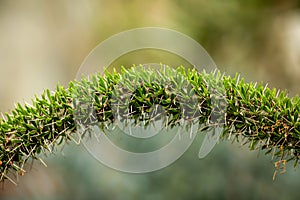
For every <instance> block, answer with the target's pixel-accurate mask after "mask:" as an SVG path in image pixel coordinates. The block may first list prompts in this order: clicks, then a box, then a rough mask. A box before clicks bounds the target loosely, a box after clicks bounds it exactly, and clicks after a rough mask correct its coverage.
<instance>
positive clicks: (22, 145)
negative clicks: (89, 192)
mask: <svg viewBox="0 0 300 200" xmlns="http://www.w3.org/2000/svg"><path fill="white" fill-rule="evenodd" d="M299 103H300V99H299V98H298V97H293V98H289V97H288V95H287V93H286V92H284V91H282V92H280V91H277V90H276V89H270V88H268V87H267V86H263V85H262V84H258V85H257V84H254V83H245V82H244V80H243V79H242V80H239V76H237V75H236V76H235V77H230V76H224V75H221V74H220V72H216V71H215V72H210V73H206V72H205V71H203V72H197V71H196V70H194V69H187V70H186V69H184V68H183V67H178V68H176V69H172V68H170V67H167V66H162V67H161V68H160V69H156V70H153V69H151V68H143V67H133V68H130V69H125V68H122V71H121V72H120V73H117V72H113V73H105V75H101V74H97V75H94V76H91V77H89V78H83V79H82V80H81V81H73V82H71V83H70V84H69V87H68V88H67V89H65V88H63V87H62V86H59V85H58V86H57V89H56V91H55V92H50V91H49V90H45V92H44V93H43V94H42V95H41V97H36V98H35V99H33V100H32V105H29V104H25V105H21V104H17V105H16V108H15V109H14V110H13V111H12V113H10V114H8V113H6V114H5V116H3V118H2V119H0V181H2V180H4V179H6V178H7V179H10V180H11V181H13V179H12V178H10V176H9V173H12V174H14V173H17V174H21V175H23V174H24V172H25V170H24V165H25V163H26V161H27V160H28V159H29V158H33V159H40V158H39V154H40V153H41V152H49V151H50V152H52V151H53V150H54V149H55V147H56V146H58V145H59V144H61V143H62V142H64V141H68V140H74V141H76V140H75V139H74V138H75V133H79V132H80V137H83V136H84V135H85V133H90V130H91V127H92V126H94V125H97V126H99V127H100V128H101V129H102V130H103V131H105V132H107V133H109V130H110V128H111V127H112V126H116V121H119V122H121V123H125V124H126V125H127V126H139V125H141V123H143V125H144V126H148V125H149V124H151V123H155V122H156V121H157V120H162V121H163V126H165V127H167V128H172V127H174V126H184V127H185V128H186V129H189V128H190V127H191V126H198V127H199V128H198V132H199V133H202V132H203V131H204V130H207V129H212V128H215V127H217V126H218V127H223V133H222V138H224V139H231V140H234V141H238V142H240V141H242V144H249V148H250V149H251V150H253V149H264V150H265V152H266V153H271V152H272V153H273V155H274V156H276V157H277V158H278V159H279V161H278V162H276V168H277V169H279V167H280V164H281V163H284V164H285V162H286V161H289V160H295V164H297V163H298V159H299V156H300V145H299V141H300V140H299V139H300V119H299V111H300V106H299ZM190 130H192V129H190ZM79 141H80V140H79ZM40 160H41V159H40ZM41 161H42V160H41ZM42 162H43V161H42Z"/></svg>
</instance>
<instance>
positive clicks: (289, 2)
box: [0, 0, 300, 200]
mask: <svg viewBox="0 0 300 200" xmlns="http://www.w3.org/2000/svg"><path fill="white" fill-rule="evenodd" d="M299 8H300V2H298V1H297V0H285V1H283V0H275V1H269V0H268V1H260V0H251V1H250V0H245V1H243V2H242V3H241V2H240V1H238V0H232V1H230V2H225V1H217V0H212V1H207V0H199V1H196V0H186V1H179V0H173V1H171V0H166V1H158V0H154V1H151V2H146V1H138V0H133V1H118V0H116V1H94V0H86V1H81V0H76V1H71V0H63V1H56V2H53V1H51V2H50V1H37V0H29V1H26V2H25V1H24V2H22V1H8V0H7V1H6V0H2V1H0V99H1V101H0V112H2V113H4V112H10V111H11V110H12V109H13V108H14V104H15V103H17V102H21V103H22V102H25V101H26V102H30V101H31V100H30V99H31V98H33V97H34V95H35V94H37V95H39V94H41V93H42V91H43V89H45V88H49V89H52V90H54V89H55V87H56V84H57V83H58V82H59V83H61V84H62V85H63V86H65V87H67V85H68V82H69V81H71V80H73V79H75V78H76V73H77V70H78V69H79V67H80V65H81V63H82V62H83V60H84V58H85V57H86V56H87V55H88V53H89V52H90V51H91V50H92V49H93V48H94V47H95V46H96V45H98V44H99V43H100V42H101V41H103V40H105V39H107V38H108V37H110V36H111V35H113V34H116V33H119V32H121V31H125V30H128V29H132V28H138V27H146V26H156V27H163V28H170V29H173V30H176V31H179V32H182V33H184V34H186V35H188V36H190V37H192V38H193V39H195V40H196V41H198V42H199V43H200V44H201V45H202V46H203V47H204V48H205V49H206V50H207V51H208V53H209V54H210V55H211V56H212V58H213V59H214V60H215V62H216V64H217V65H218V67H219V69H220V70H221V71H222V72H225V73H226V74H229V75H233V74H235V73H236V72H238V73H240V74H241V76H242V77H245V79H246V80H247V81H258V82H264V83H268V84H269V86H270V87H277V88H280V89H288V90H289V91H290V95H291V96H292V95H296V94H299V93H300V88H299V84H300V11H299ZM120 45H122V44H120ZM165 59H167V60H168V62H171V63H173V64H178V63H180V62H181V61H182V62H184V60H182V59H180V58H176V56H174V55H167V54H166V53H165V52H153V51H151V50H145V51H143V52H133V53H131V54H128V55H124V56H122V57H121V58H119V59H118V60H117V61H116V62H115V63H114V65H115V66H118V65H120V64H123V65H132V64H140V63H147V62H148V63H149V62H166V60H165ZM199 144H200V141H199V139H197V140H196V141H194V143H193V145H192V147H191V148H190V149H189V150H188V151H187V152H186V153H185V154H184V155H183V157H181V158H180V159H179V160H178V161H177V162H175V163H174V164H172V165H171V166H170V167H167V168H165V169H163V170H160V171H157V172H153V173H148V174H142V175H131V174H124V173H120V172H117V171H114V170H111V169H109V168H107V167H105V166H103V165H101V164H100V163H98V162H97V161H96V160H94V159H93V158H92V157H91V156H90V155H89V154H88V153H87V152H86V151H85V149H84V148H83V147H82V146H77V145H75V144H72V143H70V144H67V145H65V146H64V148H63V150H59V151H58V152H57V153H56V154H55V155H48V156H47V157H46V156H43V157H44V160H45V161H46V163H47V165H48V167H47V168H46V167H44V166H43V165H42V164H40V162H38V161H36V162H34V164H33V165H32V166H30V163H29V165H28V168H31V169H30V170H29V171H28V173H26V174H25V176H24V177H20V179H19V185H18V186H17V187H15V186H14V185H13V184H11V183H10V182H8V181H7V182H5V184H4V189H3V190H1V191H0V195H1V197H0V198H1V199H5V200H8V199H14V200H15V199H157V200H159V199H299V196H300V193H299V189H298V188H299V185H300V172H299V169H296V170H295V169H294V168H293V166H292V163H291V164H289V165H288V167H287V172H286V173H285V174H284V175H278V176H277V178H276V181H273V180H272V176H273V172H274V164H273V161H271V157H270V156H267V157H265V156H264V153H263V152H260V153H259V157H258V156H257V155H258V152H255V151H253V152H250V151H249V150H248V149H247V147H246V146H245V147H240V146H239V145H238V144H231V143H230V142H221V143H220V144H218V145H217V146H216V147H215V148H214V150H213V151H212V152H211V153H210V154H209V156H207V157H206V158H205V159H203V160H199V159H198V157H197V153H198V151H199V146H200V145H199ZM59 149H61V148H59ZM61 152H62V153H61ZM297 168H299V167H297Z"/></svg>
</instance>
